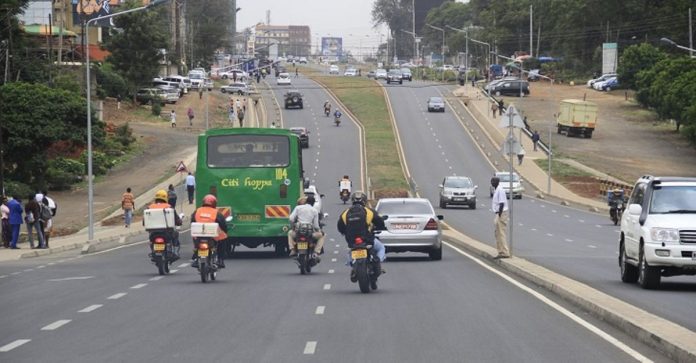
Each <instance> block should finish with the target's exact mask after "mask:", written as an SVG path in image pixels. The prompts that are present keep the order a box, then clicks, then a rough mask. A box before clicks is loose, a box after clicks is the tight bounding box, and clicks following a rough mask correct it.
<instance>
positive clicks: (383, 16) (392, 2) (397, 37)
mask: <svg viewBox="0 0 696 363" xmlns="http://www.w3.org/2000/svg"><path fill="white" fill-rule="evenodd" d="M411 14H412V13H411V1H410V0H376V1H375V2H374V4H373V5H372V22H373V23H374V26H378V25H381V24H385V25H387V26H388V27H389V31H390V33H391V38H392V40H393V41H394V42H395V43H396V47H395V48H396V55H397V56H398V57H399V58H407V57H412V56H414V55H415V54H414V49H413V36H412V35H410V34H408V33H405V32H403V31H402V30H406V31H411V29H412V15H411ZM390 49H394V48H393V47H390ZM390 55H394V53H391V54H390Z"/></svg>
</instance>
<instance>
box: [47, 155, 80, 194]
mask: <svg viewBox="0 0 696 363" xmlns="http://www.w3.org/2000/svg"><path fill="white" fill-rule="evenodd" d="M84 171H85V165H84V164H83V163H81V162H80V161H78V160H74V159H67V158H56V159H53V160H49V162H48V167H47V168H46V183H48V187H49V188H51V189H58V190H61V189H68V188H70V186H71V185H72V184H73V183H75V182H77V181H79V180H80V179H81V178H82V175H83V173H84Z"/></svg>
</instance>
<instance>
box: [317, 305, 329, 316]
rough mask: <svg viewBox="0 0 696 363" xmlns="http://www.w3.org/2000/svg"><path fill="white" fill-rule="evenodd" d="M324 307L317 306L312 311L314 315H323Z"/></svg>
mask: <svg viewBox="0 0 696 363" xmlns="http://www.w3.org/2000/svg"><path fill="white" fill-rule="evenodd" d="M325 309H326V306H317V310H315V311H314V314H316V315H324V310H325Z"/></svg>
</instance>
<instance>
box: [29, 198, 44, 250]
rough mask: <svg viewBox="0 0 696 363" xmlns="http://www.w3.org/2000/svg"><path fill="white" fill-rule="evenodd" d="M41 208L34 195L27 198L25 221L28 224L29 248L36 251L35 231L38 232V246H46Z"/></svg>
mask: <svg viewBox="0 0 696 363" xmlns="http://www.w3.org/2000/svg"><path fill="white" fill-rule="evenodd" d="M40 214H41V207H40V206H39V203H37V202H36V197H35V196H34V195H32V194H30V195H29V196H27V203H26V204H25V205H24V221H25V222H26V223H27V239H28V240H29V248H31V249H34V248H36V247H34V231H35V230H36V239H37V242H38V243H37V246H38V247H39V248H42V247H43V245H44V236H43V230H42V229H41V223H40V222H39V217H40Z"/></svg>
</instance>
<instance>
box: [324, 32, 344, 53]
mask: <svg viewBox="0 0 696 363" xmlns="http://www.w3.org/2000/svg"><path fill="white" fill-rule="evenodd" d="M321 55H322V56H324V57H339V58H340V57H341V56H342V55H343V38H334V37H322V38H321Z"/></svg>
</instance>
